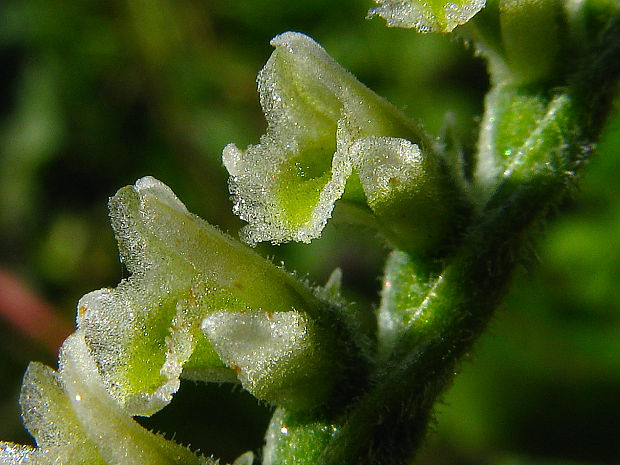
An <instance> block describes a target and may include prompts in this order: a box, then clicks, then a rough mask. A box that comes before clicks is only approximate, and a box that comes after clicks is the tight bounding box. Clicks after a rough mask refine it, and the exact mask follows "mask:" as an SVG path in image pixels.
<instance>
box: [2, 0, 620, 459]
mask: <svg viewBox="0 0 620 465" xmlns="http://www.w3.org/2000/svg"><path fill="white" fill-rule="evenodd" d="M371 6H372V5H371V2H370V0H341V1H339V2H337V3H336V2H333V1H328V0H298V1H294V2H293V1H284V0H262V1H261V0H203V1H199V0H179V1H173V0H148V1H147V0H111V1H108V2H95V1H91V0H71V1H66V0H62V1H61V0H2V1H1V2H0V66H1V73H0V79H1V85H0V240H1V243H2V247H1V248H0V314H1V318H0V331H1V332H2V337H1V338H0V358H1V359H2V362H1V363H0V439H3V440H13V441H19V442H28V441H29V440H30V439H29V437H28V435H27V433H26V432H25V431H24V429H23V427H22V425H21V420H20V418H19V407H18V404H17V399H18V395H19V387H20V383H21V377H22V375H23V373H24V370H25V368H26V366H27V363H28V362H29V361H30V360H33V359H36V360H42V361H44V362H46V363H48V364H50V365H53V366H55V363H56V362H55V360H56V347H57V345H58V343H59V340H60V338H61V337H62V336H63V335H64V334H65V333H66V331H68V330H69V329H70V327H71V326H72V325H73V315H74V307H75V303H76V302H77V299H78V298H79V297H80V296H81V295H82V294H84V293H86V292H88V291H90V290H93V289H97V288H100V287H106V286H114V285H115V284H116V283H117V282H118V281H119V280H120V279H121V278H123V277H124V276H125V273H124V271H123V268H122V266H121V264H120V263H119V260H118V256H117V252H116V246H115V243H114V238H113V235H112V232H111V229H110V227H109V225H108V221H107V212H106V202H107V199H108V197H109V196H110V195H112V194H113V193H114V192H115V191H116V190H117V189H118V188H120V187H122V186H123V185H126V184H130V183H133V182H134V181H135V179H137V178H138V177H140V176H143V175H147V174H150V175H153V176H155V177H157V178H159V179H161V180H162V181H164V182H165V183H166V184H168V185H169V186H170V187H171V188H172V189H173V190H174V191H175V192H176V193H177V195H179V197H180V198H181V199H182V200H183V201H184V202H185V203H186V204H187V206H188V208H189V209H190V210H191V211H193V212H195V213H197V214H199V215H200V216H202V217H203V218H205V219H207V220H208V221H210V222H211V223H214V224H217V225H219V226H220V227H221V228H222V229H223V230H225V231H228V232H230V233H231V234H233V235H236V231H237V230H238V229H239V228H240V226H241V222H239V221H238V220H237V219H236V218H235V217H234V216H233V215H232V213H231V204H230V201H229V199H228V190H227V181H226V179H227V176H226V172H225V170H224V168H223V167H222V165H221V162H220V155H221V150H222V148H223V147H224V145H226V144H227V143H228V142H235V143H236V144H237V145H238V146H240V147H244V146H246V145H247V144H249V143H255V142H257V141H258V138H259V136H260V134H262V132H263V131H264V128H265V122H264V118H263V116H262V113H261V111H260V107H259V105H258V95H257V93H256V84H255V78H256V74H257V72H258V70H259V69H260V68H261V67H262V65H263V64H264V62H265V61H266V59H267V58H268V56H269V54H270V51H271V47H270V46H269V40H270V39H271V38H272V37H273V36H275V35H276V34H278V33H280V32H283V31H285V30H297V31H302V32H305V33H308V34H310V35H311V36H313V37H314V38H315V39H317V40H318V41H319V42H320V43H321V44H323V46H325V47H326V49H327V50H328V51H329V52H330V53H331V54H332V55H333V56H334V57H335V58H336V59H337V60H338V61H339V62H340V63H342V64H343V66H345V67H346V68H348V69H349V70H351V71H352V72H353V73H354V74H355V75H357V76H358V77H359V79H360V80H361V81H362V82H364V83H365V84H367V85H368V86H369V87H371V88H372V89H374V90H375V91H376V92H377V93H379V94H381V95H383V96H385V97H387V98H388V99H389V100H391V101H392V102H393V103H394V104H395V105H397V106H398V107H400V108H402V109H403V110H404V111H405V112H406V113H407V114H408V115H410V116H412V117H414V118H419V119H421V120H422V121H423V122H424V124H425V126H426V127H427V129H428V130H429V131H430V132H431V133H433V134H438V133H439V132H440V131H441V128H442V126H443V121H444V115H445V114H446V112H447V111H450V112H452V113H453V115H454V119H455V121H456V129H457V132H458V134H459V137H460V139H461V141H462V143H463V145H464V147H465V148H466V149H468V150H472V147H473V146H474V144H475V134H476V125H477V122H478V121H479V117H480V115H481V112H482V98H483V96H484V93H485V91H486V89H487V87H488V79H487V76H486V72H485V68H484V63H483V62H482V61H481V60H480V59H478V58H475V57H473V54H472V53H471V50H467V49H466V48H465V47H464V46H463V45H462V44H461V43H459V42H458V41H455V40H453V39H452V38H450V37H448V36H419V35H417V34H415V33H414V32H412V31H406V30H396V29H388V28H387V27H385V25H384V23H383V22H382V21H381V20H378V19H373V20H365V19H364V17H365V15H366V12H367V10H368V8H370V7H371ZM619 149H620V118H618V117H616V118H615V119H614V120H613V121H612V123H611V125H610V127H609V128H608V130H607V131H606V133H605V136H604V138H603V140H602V142H601V144H600V151H599V152H600V153H599V155H598V156H597V157H596V158H594V159H593V160H592V162H591V164H590V166H588V169H587V176H585V178H584V180H583V182H582V183H581V185H580V187H581V188H580V190H579V191H577V192H575V195H574V196H573V198H572V199H569V200H567V201H566V202H565V203H564V204H563V205H562V206H561V208H560V209H559V210H560V211H559V215H558V217H557V219H554V220H553V221H552V222H551V223H550V225H549V226H548V228H547V230H546V231H545V234H544V237H541V238H540V241H539V243H538V246H537V249H536V250H537V254H538V257H539V261H540V263H533V262H532V263H531V264H530V265H528V266H527V267H524V268H523V270H521V271H520V273H519V276H518V279H517V281H516V283H515V285H514V288H513V291H512V293H511V294H510V296H509V298H508V299H507V302H506V304H505V305H503V306H502V308H501V310H500V311H499V313H498V315H497V317H496V318H495V319H494V320H493V322H492V324H491V327H490V330H489V331H488V333H487V335H486V336H485V337H483V339H482V340H481V341H480V343H479V344H478V345H477V347H476V349H475V351H474V352H473V353H472V354H471V356H470V359H471V360H468V361H467V362H465V363H464V364H463V367H462V374H461V375H460V376H459V377H458V378H457V380H456V382H455V385H454V387H453V388H452V389H451V390H450V391H449V393H448V394H447V395H446V396H445V397H444V399H443V402H442V403H441V405H439V406H438V415H437V421H436V423H435V425H434V429H435V434H433V435H432V436H431V439H430V440H429V441H428V443H427V445H426V446H425V447H424V448H423V450H422V451H421V454H420V456H419V458H418V461H417V463H421V464H437V465H443V464H461V463H462V464H499V463H502V464H517V463H524V464H525V463H532V464H557V463H575V464H579V463H581V464H586V463H592V464H608V463H609V464H611V463H620V291H618V289H617V285H618V283H619V282H620V187H619V186H620V183H618V182H617V179H616V178H617V173H619V172H620V157H619V156H618V150H619ZM259 250H260V251H261V253H263V254H264V255H266V256H269V257H272V258H273V259H274V261H275V262H277V263H279V262H280V261H284V262H285V263H286V266H287V268H288V269H289V270H296V271H297V272H299V273H300V274H301V275H307V276H308V277H309V278H310V279H311V280H312V281H314V282H317V283H322V282H324V281H325V280H326V279H327V277H328V276H329V273H330V272H331V270H332V269H333V268H334V267H336V266H340V267H341V268H342V269H343V271H344V283H345V286H346V288H347V293H348V295H349V296H350V297H351V298H352V299H353V300H355V301H357V302H359V303H360V304H361V305H376V303H377V297H378V295H377V293H378V291H379V287H380V282H379V279H378V278H377V277H378V276H379V275H380V273H381V267H382V261H383V259H384V257H385V254H386V250H384V249H383V248H382V247H381V245H379V244H378V243H377V242H376V241H375V238H374V237H372V235H368V234H364V233H363V232H361V233H360V232H359V231H356V230H350V229H348V228H346V227H344V226H338V225H333V224H331V225H329V226H328V228H327V229H326V231H325V234H324V237H323V238H321V239H320V240H317V241H314V242H313V244H311V245H309V246H299V245H286V246H283V247H280V248H273V247H269V246H260V247H259ZM14 292H17V294H19V295H21V296H22V297H23V298H24V299H26V300H25V302H26V303H25V304H19V303H18V301H19V299H18V298H17V297H14ZM20 293H21V294H20ZM28 299H30V300H28ZM32 308H37V309H38V310H37V311H38V312H39V313H36V314H35V317H34V320H33V321H26V322H24V321H23V318H22V317H23V315H24V314H28V312H29V311H30V309H32ZM37 315H38V316H37ZM20 318H22V319H21V320H20ZM42 322H43V323H42ZM269 411H270V410H269V408H268V407H266V406H264V405H258V404H257V403H256V402H255V401H254V400H253V399H252V398H251V397H250V396H248V395H246V394H244V393H243V392H241V390H239V389H231V387H230V386H207V385H196V384H192V383H184V384H183V386H182V388H181V391H180V392H179V394H178V395H177V396H176V398H175V400H174V401H173V404H172V405H171V406H170V407H168V408H167V409H165V410H163V411H162V412H160V413H158V414H157V415H155V416H154V417H153V418H150V419H146V420H144V421H143V423H144V424H146V425H148V426H149V427H151V428H153V429H157V430H160V431H164V432H166V433H168V434H170V435H171V434H172V433H174V432H176V439H177V440H179V441H181V442H184V443H191V444H192V447H194V448H200V449H201V450H202V451H203V452H205V453H207V454H214V455H215V456H219V457H222V458H223V459H224V460H231V459H232V458H234V457H235V456H237V455H239V454H240V453H242V452H244V451H245V450H247V449H257V448H259V447H260V445H261V442H262V434H263V431H264V428H265V426H266V423H267V421H268V417H269Z"/></svg>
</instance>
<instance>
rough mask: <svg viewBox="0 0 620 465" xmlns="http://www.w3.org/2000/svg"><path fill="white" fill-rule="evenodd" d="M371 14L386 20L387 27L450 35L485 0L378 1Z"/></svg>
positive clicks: (467, 19) (478, 8)
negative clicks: (447, 33)
mask: <svg viewBox="0 0 620 465" xmlns="http://www.w3.org/2000/svg"><path fill="white" fill-rule="evenodd" d="M376 3H378V4H379V6H378V7H376V8H374V9H372V10H370V14H371V15H379V16H381V17H382V18H384V19H385V20H386V21H387V23H388V26H395V27H406V28H414V29H416V30H417V31H418V32H450V31H452V30H453V29H454V28H455V27H456V26H458V25H460V24H465V23H466V22H467V21H469V20H470V19H471V17H472V16H474V15H475V14H476V13H478V11H480V10H481V9H482V8H483V7H484V4H485V0H470V1H468V0H454V1H446V0H428V1H420V0H376Z"/></svg>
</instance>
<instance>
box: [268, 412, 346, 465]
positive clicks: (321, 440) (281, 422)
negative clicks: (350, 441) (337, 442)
mask: <svg viewBox="0 0 620 465" xmlns="http://www.w3.org/2000/svg"><path fill="white" fill-rule="evenodd" d="M337 432H338V426H337V425H335V424H333V423H331V422H330V421H328V420H324V419H321V418H316V417H307V416H305V415H300V414H297V413H294V412H290V411H287V410H285V409H282V408H279V409H277V410H276V411H275V412H274V414H273V417H272V418H271V422H270V423H269V427H268V428H267V434H266V435H265V447H264V449H263V464H264V465H315V464H318V463H322V462H321V460H320V459H321V455H322V453H323V451H324V449H325V447H326V446H327V444H328V443H329V441H330V440H331V439H332V438H333V437H334V436H335V435H336V433H337Z"/></svg>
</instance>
